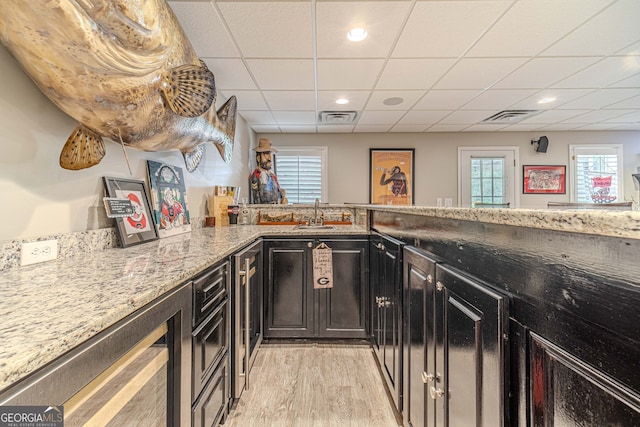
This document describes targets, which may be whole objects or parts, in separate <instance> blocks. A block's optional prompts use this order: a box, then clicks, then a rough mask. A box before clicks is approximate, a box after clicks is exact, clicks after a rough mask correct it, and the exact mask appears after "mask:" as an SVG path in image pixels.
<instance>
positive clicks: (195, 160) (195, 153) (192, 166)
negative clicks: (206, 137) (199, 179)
mask: <svg viewBox="0 0 640 427" xmlns="http://www.w3.org/2000/svg"><path fill="white" fill-rule="evenodd" d="M182 156H183V157H184V164H185V165H186V166H187V170H188V171H189V172H193V171H195V170H196V169H197V168H198V165H199V164H200V160H202V157H203V156H204V144H200V145H198V146H197V147H195V148H194V149H192V150H189V151H183V152H182Z"/></svg>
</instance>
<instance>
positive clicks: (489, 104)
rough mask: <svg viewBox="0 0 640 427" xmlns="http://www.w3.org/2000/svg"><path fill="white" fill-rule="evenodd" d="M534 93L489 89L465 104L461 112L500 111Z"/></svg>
mask: <svg viewBox="0 0 640 427" xmlns="http://www.w3.org/2000/svg"><path fill="white" fill-rule="evenodd" d="M534 93H536V91H535V90H523V89H519V90H518V89H511V90H501V89H496V90H493V89H489V90H486V91H484V92H482V93H481V94H480V95H478V96H476V97H475V98H473V99H472V100H471V101H469V102H468V103H466V104H465V105H464V106H463V107H462V109H463V110H489V109H496V110H498V111H499V110H501V109H504V108H506V107H509V106H511V105H513V104H515V103H516V102H520V101H522V100H523V99H525V98H528V97H529V96H531V95H533V94H534Z"/></svg>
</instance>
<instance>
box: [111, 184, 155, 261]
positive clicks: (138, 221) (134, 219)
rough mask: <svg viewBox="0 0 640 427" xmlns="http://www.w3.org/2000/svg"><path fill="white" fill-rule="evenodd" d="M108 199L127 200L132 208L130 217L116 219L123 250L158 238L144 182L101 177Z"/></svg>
mask: <svg viewBox="0 0 640 427" xmlns="http://www.w3.org/2000/svg"><path fill="white" fill-rule="evenodd" d="M103 179H104V186H105V188H106V190H107V196H108V197H115V198H119V199H129V200H130V201H131V205H132V206H133V214H132V215H131V216H127V217H123V218H116V229H117V230H118V237H119V238H120V245H121V246H122V247H123V248H124V247H127V246H131V245H136V244H139V243H144V242H149V241H151V240H156V239H157V238H158V233H157V232H156V228H155V226H154V224H153V216H152V213H151V212H152V211H151V206H150V204H149V197H148V196H147V190H146V189H145V186H144V182H143V181H138V180H135V179H127V178H110V177H106V176H105V177H103Z"/></svg>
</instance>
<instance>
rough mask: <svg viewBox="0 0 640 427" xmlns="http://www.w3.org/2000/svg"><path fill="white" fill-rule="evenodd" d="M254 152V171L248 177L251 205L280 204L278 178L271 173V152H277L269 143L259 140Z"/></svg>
mask: <svg viewBox="0 0 640 427" xmlns="http://www.w3.org/2000/svg"><path fill="white" fill-rule="evenodd" d="M254 150H255V152H256V165H257V167H256V169H255V170H254V171H253V172H252V173H251V175H250V176H249V188H250V189H251V203H254V204H260V203H269V204H277V203H279V202H280V198H281V194H280V184H278V177H276V175H275V174H274V173H273V172H272V171H271V152H272V151H273V152H274V153H275V152H277V151H278V150H276V149H275V148H271V141H270V140H269V139H267V138H260V139H259V140H258V146H257V147H256V148H254Z"/></svg>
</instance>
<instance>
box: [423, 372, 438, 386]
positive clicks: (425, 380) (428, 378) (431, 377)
mask: <svg viewBox="0 0 640 427" xmlns="http://www.w3.org/2000/svg"><path fill="white" fill-rule="evenodd" d="M434 379H435V375H433V374H427V373H426V372H424V371H423V372H422V382H423V383H425V384H426V383H430V382H431V381H433V380H434Z"/></svg>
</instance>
